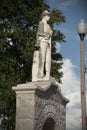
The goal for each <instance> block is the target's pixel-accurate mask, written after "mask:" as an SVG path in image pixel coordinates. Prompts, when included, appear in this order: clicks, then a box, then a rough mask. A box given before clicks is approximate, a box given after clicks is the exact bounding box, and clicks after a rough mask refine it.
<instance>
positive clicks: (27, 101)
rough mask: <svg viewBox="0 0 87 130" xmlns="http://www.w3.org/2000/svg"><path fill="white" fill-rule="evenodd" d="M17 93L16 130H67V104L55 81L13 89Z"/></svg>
mask: <svg viewBox="0 0 87 130" xmlns="http://www.w3.org/2000/svg"><path fill="white" fill-rule="evenodd" d="M13 90H14V91H15V92H16V130H49V129H50V130H65V129H66V104H67V103H68V102H69V100H68V99H66V98H65V97H63V95H62V94H61V91H60V89H59V87H58V85H57V84H56V83H55V81H40V82H29V83H26V84H20V85H17V86H15V87H13Z"/></svg>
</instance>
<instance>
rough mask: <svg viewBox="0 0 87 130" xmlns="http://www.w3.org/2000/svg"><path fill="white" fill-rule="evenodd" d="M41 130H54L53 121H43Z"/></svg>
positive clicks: (50, 119) (49, 119)
mask: <svg viewBox="0 0 87 130" xmlns="http://www.w3.org/2000/svg"><path fill="white" fill-rule="evenodd" d="M42 130H55V121H54V120H53V119H52V118H48V119H47V120H46V121H45V123H44V125H43V129H42Z"/></svg>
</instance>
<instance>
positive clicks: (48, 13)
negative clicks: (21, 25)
mask: <svg viewBox="0 0 87 130" xmlns="http://www.w3.org/2000/svg"><path fill="white" fill-rule="evenodd" d="M46 15H48V16H50V15H51V13H50V12H49V11H48V10H44V11H43V12H42V15H41V17H44V16H46Z"/></svg>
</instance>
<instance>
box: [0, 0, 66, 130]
mask: <svg viewBox="0 0 87 130" xmlns="http://www.w3.org/2000/svg"><path fill="white" fill-rule="evenodd" d="M45 9H48V10H50V7H49V6H48V5H47V4H46V3H45V2H44V0H0V118H2V122H1V125H2V127H3V128H5V129H6V130H14V129H15V93H14V92H13V90H12V86H14V85H17V84H18V83H24V82H29V81H31V70H32V69H31V67H32V59H33V52H34V45H35V42H36V31H37V27H38V22H39V20H40V16H41V12H42V11H43V10H45ZM52 14H53V15H52V17H51V20H50V25H51V26H52V28H53V27H54V23H55V24H60V23H62V22H65V17H64V16H63V15H62V13H61V11H59V10H53V11H52ZM64 38H65V37H64V35H63V34H61V32H60V31H59V30H55V29H54V28H53V37H52V71H51V75H52V76H54V77H55V78H56V79H57V80H58V82H61V77H62V75H63V73H62V72H60V71H59V70H60V68H62V63H58V62H57V61H62V56H61V54H59V53H57V52H56V42H64Z"/></svg>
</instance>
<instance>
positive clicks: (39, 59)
mask: <svg viewBox="0 0 87 130" xmlns="http://www.w3.org/2000/svg"><path fill="white" fill-rule="evenodd" d="M50 15H51V13H50V12H48V11H47V10H45V11H43V13H42V15H41V18H42V20H41V21H40V22H39V26H38V30H37V35H36V45H35V47H36V48H39V49H38V50H36V51H35V52H34V57H33V65H32V81H39V80H50V69H51V37H52V30H51V27H50V26H49V24H48V21H49V19H50Z"/></svg>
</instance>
